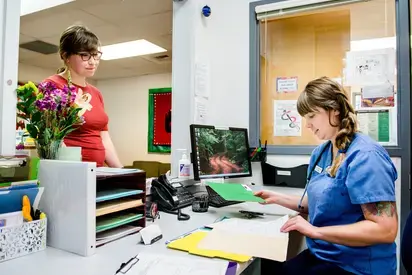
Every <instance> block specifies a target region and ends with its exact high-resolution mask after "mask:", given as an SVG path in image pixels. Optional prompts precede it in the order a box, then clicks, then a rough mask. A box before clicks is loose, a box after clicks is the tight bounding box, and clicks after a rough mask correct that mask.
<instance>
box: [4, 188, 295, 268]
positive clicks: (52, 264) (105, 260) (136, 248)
mask: <svg viewBox="0 0 412 275" xmlns="http://www.w3.org/2000/svg"><path fill="white" fill-rule="evenodd" d="M253 189H255V190H258V189H270V190H274V189H276V190H277V191H280V192H283V193H288V194H296V195H300V194H302V192H303V190H301V189H293V188H273V187H272V188H268V187H266V186H265V187H263V186H253ZM239 210H250V211H259V212H263V213H265V214H266V215H265V219H276V218H278V217H279V216H281V215H286V214H291V213H293V212H292V211H290V210H289V209H286V208H284V207H281V206H277V205H260V204H258V203H241V204H237V205H232V206H228V207H224V208H209V211H208V212H207V213H193V212H192V211H191V207H188V208H185V209H183V210H182V212H183V213H188V214H189V215H190V216H191V218H190V220H188V221H178V220H177V216H176V215H171V214H166V213H163V212H160V219H158V220H156V221H155V223H156V224H158V225H159V226H160V228H161V230H162V233H163V239H161V240H159V241H158V242H156V243H155V244H153V245H148V246H145V245H143V244H140V243H139V242H140V234H134V235H131V236H128V237H125V238H123V239H120V240H117V241H114V242H112V243H109V244H106V245H104V246H102V247H99V248H98V249H97V250H96V254H95V255H93V256H91V257H82V256H78V255H76V254H72V253H68V252H65V251H61V250H57V249H54V248H51V247H48V248H46V250H44V251H41V252H37V253H34V254H31V255H28V256H24V257H21V258H17V259H13V260H10V261H6V262H3V263H0V270H1V274H7V275H20V274H30V275H44V274H59V275H76V274H79V275H80V274H87V275H106V274H107V275H112V274H114V273H115V272H116V270H117V269H118V268H119V266H120V264H121V263H123V262H126V261H127V260H129V259H130V258H131V257H133V256H135V255H136V254H138V253H139V252H141V251H148V252H156V253H161V254H169V253H174V255H180V256H182V255H185V256H187V257H197V256H193V255H190V254H188V253H184V252H180V251H176V250H173V249H168V248H167V247H166V245H165V242H166V241H167V240H170V239H173V238H175V237H177V236H179V235H181V234H184V233H186V232H188V231H191V230H193V229H195V228H199V227H201V226H204V225H206V224H210V223H213V222H214V221H216V220H217V219H219V218H221V217H223V216H231V217H240V216H239V215H240V213H239ZM150 224H151V222H150V221H149V222H147V225H150ZM169 255H170V254H169ZM213 260H219V259H213ZM248 265H249V263H247V264H242V265H240V266H239V269H238V274H240V273H241V272H242V271H243V270H244V269H245V268H246V267H247V266H248ZM132 274H133V273H132Z"/></svg>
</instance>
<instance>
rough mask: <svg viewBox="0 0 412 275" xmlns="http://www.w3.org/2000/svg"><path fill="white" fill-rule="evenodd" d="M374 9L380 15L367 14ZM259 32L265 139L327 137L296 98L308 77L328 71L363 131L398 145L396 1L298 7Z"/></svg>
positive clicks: (305, 141) (312, 142) (304, 142)
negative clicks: (392, 41) (392, 43)
mask: <svg viewBox="0 0 412 275" xmlns="http://www.w3.org/2000/svg"><path fill="white" fill-rule="evenodd" d="M371 9H372V10H375V11H376V13H377V17H376V19H375V18H373V20H372V19H370V18H365V17H364V14H365V12H366V11H369V10H371ZM378 15H379V16H378ZM382 16H386V17H385V20H381V19H382V18H381V17H382ZM260 32H261V36H260V39H261V42H260V46H261V48H260V52H261V55H260V139H261V140H262V142H265V141H267V144H268V145H275V146H294V145H301V146H316V145H318V144H320V143H322V142H323V141H322V140H319V139H318V138H317V137H316V136H315V135H314V134H313V133H312V131H311V130H310V129H308V128H307V127H306V122H305V119H304V118H303V117H301V116H300V115H299V114H298V112H297V106H296V103H297V99H298V97H299V95H300V93H301V92H302V91H303V90H304V88H305V85H306V84H307V83H308V82H310V81H311V80H313V79H316V78H318V77H322V76H328V77H330V78H332V79H334V80H335V81H336V82H338V83H339V84H341V85H342V86H343V87H344V89H345V90H346V92H347V95H348V98H349V100H350V101H352V103H353V106H354V108H355V111H356V114H357V118H358V122H359V129H360V131H361V132H365V134H367V135H369V136H370V137H372V138H373V139H375V140H376V141H378V142H379V143H381V144H382V145H386V146H389V145H397V114H398V111H397V102H396V90H397V87H396V60H395V57H396V50H395V49H394V47H391V46H390V39H392V38H393V39H394V38H395V33H396V32H395V10H394V5H393V6H392V5H386V4H385V2H384V1H381V0H377V1H373V2H365V3H362V4H351V5H345V6H340V7H333V8H328V9H323V10H318V11H310V12H305V13H301V14H294V15H293V16H288V17H283V18H277V19H275V20H273V19H272V20H269V21H267V22H261V31H260ZM381 38H384V39H386V40H385V41H383V42H382V41H376V42H372V43H369V45H368V46H366V47H365V44H362V43H360V42H364V41H365V40H373V39H381ZM388 41H389V42H388ZM376 45H386V46H385V47H383V48H377V47H374V46H376Z"/></svg>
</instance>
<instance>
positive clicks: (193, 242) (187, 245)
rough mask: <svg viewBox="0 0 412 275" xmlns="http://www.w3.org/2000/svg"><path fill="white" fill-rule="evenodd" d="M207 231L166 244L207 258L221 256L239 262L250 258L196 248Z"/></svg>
mask: <svg viewBox="0 0 412 275" xmlns="http://www.w3.org/2000/svg"><path fill="white" fill-rule="evenodd" d="M208 233H209V232H207V231H197V232H194V233H192V234H190V235H189V236H186V237H184V238H182V239H178V240H176V241H173V242H171V243H169V244H168V245H167V247H168V248H172V249H177V250H182V251H186V252H189V253H190V254H193V255H198V256H204V257H209V258H222V259H226V260H231V261H236V262H239V263H243V262H247V261H249V260H250V259H251V257H250V256H247V255H240V254H234V253H226V252H224V251H219V250H208V249H200V248H197V245H198V243H199V242H200V241H201V240H202V239H203V238H204V237H206V235H207V234H208Z"/></svg>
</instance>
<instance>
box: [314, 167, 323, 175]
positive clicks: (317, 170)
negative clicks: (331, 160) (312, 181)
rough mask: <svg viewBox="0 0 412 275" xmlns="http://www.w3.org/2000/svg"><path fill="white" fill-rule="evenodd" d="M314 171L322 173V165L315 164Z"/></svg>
mask: <svg viewBox="0 0 412 275" xmlns="http://www.w3.org/2000/svg"><path fill="white" fill-rule="evenodd" d="M315 171H316V172H318V173H319V174H320V173H322V167H319V166H318V165H316V166H315Z"/></svg>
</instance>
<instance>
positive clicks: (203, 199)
mask: <svg viewBox="0 0 412 275" xmlns="http://www.w3.org/2000/svg"><path fill="white" fill-rule="evenodd" d="M208 209H209V196H208V195H206V194H202V195H198V196H195V199H194V200H193V203H192V211H193V212H207V211H208Z"/></svg>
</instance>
